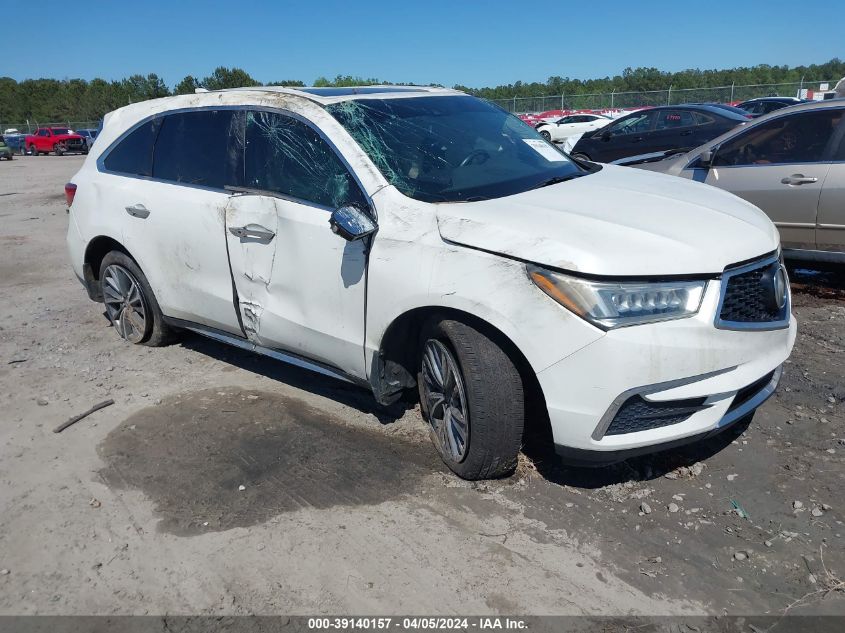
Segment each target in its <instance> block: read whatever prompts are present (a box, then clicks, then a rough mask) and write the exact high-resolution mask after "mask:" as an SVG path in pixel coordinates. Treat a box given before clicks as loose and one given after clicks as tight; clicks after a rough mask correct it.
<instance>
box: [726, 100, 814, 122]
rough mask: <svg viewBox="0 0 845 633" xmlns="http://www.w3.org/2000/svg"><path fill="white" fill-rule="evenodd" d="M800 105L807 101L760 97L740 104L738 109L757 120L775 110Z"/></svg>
mask: <svg viewBox="0 0 845 633" xmlns="http://www.w3.org/2000/svg"><path fill="white" fill-rule="evenodd" d="M799 103H807V101H805V100H802V99H797V98H795V97H760V98H758V99H749V100H748V101H743V102H742V103H738V104H737V105H736V107H737V108H739V109H740V110H744V111H745V112H747V113H748V114H750V115H751V117H752V118H754V119H756V118H757V117H760V116H763V115H764V114H769V113H770V112H774V111H775V110H780V109H781V108H787V107H789V106H793V105H797V104H799Z"/></svg>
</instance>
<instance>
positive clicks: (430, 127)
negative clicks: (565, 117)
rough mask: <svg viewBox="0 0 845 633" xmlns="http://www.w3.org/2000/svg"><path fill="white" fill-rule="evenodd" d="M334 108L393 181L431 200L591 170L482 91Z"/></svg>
mask: <svg viewBox="0 0 845 633" xmlns="http://www.w3.org/2000/svg"><path fill="white" fill-rule="evenodd" d="M326 109H327V110H328V111H329V112H330V113H331V114H332V116H334V117H335V118H336V119H337V120H338V121H339V122H340V124H341V125H343V126H344V127H345V128H346V130H347V131H348V132H349V133H350V134H351V135H352V136H353V137H354V138H355V140H356V141H357V142H358V144H359V145H360V146H361V148H362V149H363V150H364V151H365V152H366V153H367V155H369V157H370V159H372V161H373V162H374V163H375V164H376V166H377V167H378V168H379V170H381V172H382V174H384V177H385V178H386V179H387V180H388V181H389V182H390V183H391V184H392V185H395V186H396V188H397V189H399V190H400V191H401V192H402V193H404V194H405V195H407V196H409V197H411V198H415V199H417V200H422V201H424V202H472V201H474V200H486V199H489V198H500V197H502V196H509V195H513V194H516V193H520V192H522V191H526V190H528V189H534V188H536V187H540V186H543V185H545V184H551V183H552V182H560V181H563V180H567V179H569V178H573V177H577V176H581V175H584V174H585V173H586V172H585V171H584V170H583V169H582V168H581V167H579V166H578V165H577V164H576V163H574V162H573V161H571V160H570V159H569V158H567V157H566V156H565V155H564V154H563V153H562V152H560V151H559V150H558V149H557V148H555V147H554V146H553V145H551V144H550V143H547V142H546V141H545V140H544V139H543V138H542V137H541V136H540V135H539V134H538V133H537V132H536V131H535V130H534V129H533V128H531V127H530V126H528V125H526V124H525V123H523V122H522V121H520V120H519V119H517V118H516V117H514V116H513V115H510V114H508V113H507V112H505V111H504V110H502V109H500V108H498V107H496V106H493V105H492V104H489V103H487V102H486V101H482V100H481V99H476V98H475V97H470V96H460V95H456V96H437V97H409V98H401V99H360V100H352V101H342V102H340V103H335V104H331V105H329V106H327V108H326Z"/></svg>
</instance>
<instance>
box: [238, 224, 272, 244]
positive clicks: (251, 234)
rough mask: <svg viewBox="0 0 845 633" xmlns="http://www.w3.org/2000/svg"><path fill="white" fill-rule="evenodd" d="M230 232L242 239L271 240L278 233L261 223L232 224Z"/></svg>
mask: <svg viewBox="0 0 845 633" xmlns="http://www.w3.org/2000/svg"><path fill="white" fill-rule="evenodd" d="M229 233H231V234H232V235H234V236H235V237H239V238H241V239H253V240H260V241H264V242H270V241H271V240H272V239H273V238H274V237H276V234H275V233H274V232H273V231H271V230H270V229H267V228H264V227H263V226H261V225H260V224H247V225H246V226H230V227H229Z"/></svg>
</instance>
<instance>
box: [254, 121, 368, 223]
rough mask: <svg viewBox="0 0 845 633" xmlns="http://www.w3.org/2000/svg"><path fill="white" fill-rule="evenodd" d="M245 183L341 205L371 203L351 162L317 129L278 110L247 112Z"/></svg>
mask: <svg viewBox="0 0 845 633" xmlns="http://www.w3.org/2000/svg"><path fill="white" fill-rule="evenodd" d="M244 174H245V175H244V180H245V182H244V184H245V186H246V187H249V188H252V189H261V190H264V191H273V192H276V193H280V194H282V195H285V196H290V197H291V198H297V199H299V200H305V201H307V202H313V203H315V204H318V205H322V206H324V207H330V208H337V207H341V206H343V205H346V204H354V205H356V206H359V207H360V208H362V209H365V208H367V206H368V205H367V203H366V201H365V199H364V197H363V194H362V193H361V190H360V188H359V187H358V184H357V183H356V182H355V180H354V179H353V178H352V176H351V175H350V174H349V171H348V170H347V168H346V166H345V165H344V164H343V163H342V162H341V160H340V159H339V158H338V156H337V154H335V152H334V150H333V149H332V148H331V147H330V146H329V145H328V143H326V142H325V141H324V140H323V139H322V138H321V137H320V135H319V134H317V132H315V131H314V130H313V129H312V128H310V127H309V126H308V125H306V124H305V123H302V122H301V121H299V120H297V119H294V118H293V117H289V116H285V115H283V114H279V113H276V112H259V111H249V112H247V114H246V149H245V154H244Z"/></svg>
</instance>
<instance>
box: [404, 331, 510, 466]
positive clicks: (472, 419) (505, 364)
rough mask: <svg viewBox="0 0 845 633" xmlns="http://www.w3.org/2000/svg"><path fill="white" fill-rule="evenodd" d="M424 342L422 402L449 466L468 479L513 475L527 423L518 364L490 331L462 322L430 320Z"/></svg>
mask: <svg viewBox="0 0 845 633" xmlns="http://www.w3.org/2000/svg"><path fill="white" fill-rule="evenodd" d="M420 343H421V351H420V358H421V360H420V369H419V375H418V384H419V389H420V403H421V408H422V412H423V417H424V418H425V419H426V421H427V422H428V423H429V425H430V427H431V429H430V432H431V437H432V440H433V441H434V445H435V446H436V447H437V450H438V452H439V453H440V457H441V458H442V459H443V462H444V463H445V464H446V465H447V466H448V467H449V468H450V469H451V470H452V471H453V472H454V473H455V474H456V475H458V476H459V477H462V478H464V479H490V478H495V477H503V476H506V475H510V474H511V473H512V472H513V471H514V469H515V468H516V462H517V455H518V453H519V449H520V446H521V443H522V430H523V426H524V420H525V406H524V392H523V386H522V379H521V376H520V375H519V372H518V371H517V369H516V367H515V366H514V363H513V361H512V360H511V359H510V357H509V356H508V355H507V354H506V353H505V351H504V350H502V348H501V347H500V346H499V345H497V344H496V343H495V342H494V341H493V340H491V338H489V337H488V336H487V335H486V334H485V333H483V332H481V331H479V330H478V329H476V328H474V327H472V326H470V325H467V324H465V323H462V322H460V321H453V320H448V319H443V320H435V321H431V322H429V323H428V324H427V326H426V327H425V328H424V329H423V333H422V337H421V340H420Z"/></svg>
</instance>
